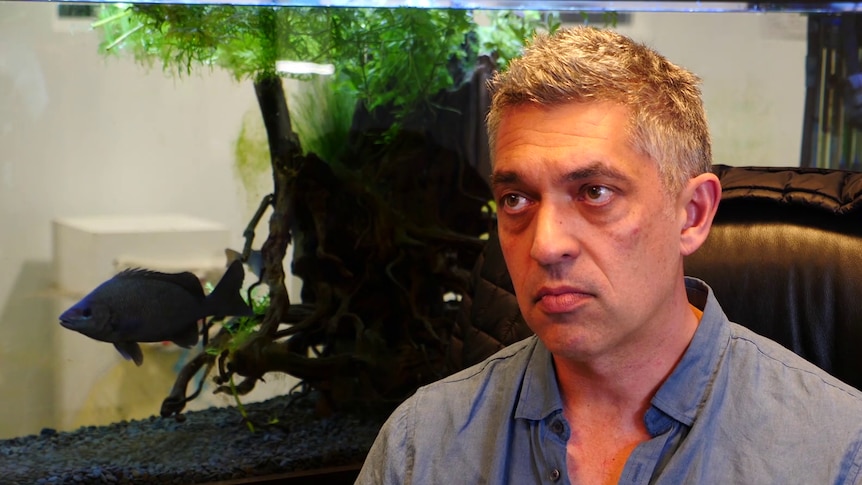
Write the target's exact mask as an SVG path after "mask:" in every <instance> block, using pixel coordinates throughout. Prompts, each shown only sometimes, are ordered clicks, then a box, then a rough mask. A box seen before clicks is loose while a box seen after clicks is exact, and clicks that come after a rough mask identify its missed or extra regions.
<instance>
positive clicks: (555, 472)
mask: <svg viewBox="0 0 862 485" xmlns="http://www.w3.org/2000/svg"><path fill="white" fill-rule="evenodd" d="M548 478H550V479H551V481H552V482H556V481H557V480H559V479H560V470H557V469H556V468H554V469H553V470H551V473H549V474H548Z"/></svg>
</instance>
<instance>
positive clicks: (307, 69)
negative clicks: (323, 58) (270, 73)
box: [275, 61, 335, 76]
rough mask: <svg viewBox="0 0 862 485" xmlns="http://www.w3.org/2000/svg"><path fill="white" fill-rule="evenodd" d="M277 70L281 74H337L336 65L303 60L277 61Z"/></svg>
mask: <svg viewBox="0 0 862 485" xmlns="http://www.w3.org/2000/svg"><path fill="white" fill-rule="evenodd" d="M275 70H276V71H278V72H279V73H281V74H319V75H321V76H331V75H333V74H335V66H334V65H332V64H317V63H314V62H303V61H276V62H275Z"/></svg>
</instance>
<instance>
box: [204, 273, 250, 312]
mask: <svg viewBox="0 0 862 485" xmlns="http://www.w3.org/2000/svg"><path fill="white" fill-rule="evenodd" d="M244 280H245V271H244V270H243V269H242V262H241V261H240V260H238V259H237V260H234V261H233V262H232V263H230V265H228V267H227V271H225V273H224V276H222V277H221V280H219V282H218V284H217V285H216V286H215V288H213V291H212V293H210V294H209V295H208V296H207V299H206V314H207V315H213V316H215V317H218V318H219V319H221V318H224V317H226V316H228V315H230V316H252V315H254V312H253V311H252V309H251V307H250V306H248V303H246V302H245V300H243V299H242V296H241V295H240V292H239V291H240V290H241V289H242V284H243V281H244Z"/></svg>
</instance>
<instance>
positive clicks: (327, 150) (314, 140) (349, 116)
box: [287, 76, 356, 163]
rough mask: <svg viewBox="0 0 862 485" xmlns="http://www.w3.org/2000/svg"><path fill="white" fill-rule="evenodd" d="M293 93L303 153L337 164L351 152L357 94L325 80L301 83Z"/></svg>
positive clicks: (292, 111) (292, 115)
mask: <svg viewBox="0 0 862 485" xmlns="http://www.w3.org/2000/svg"><path fill="white" fill-rule="evenodd" d="M297 86H298V87H297V89H290V90H289V91H288V92H289V95H288V96H289V97H288V103H287V105H288V108H289V109H290V118H291V120H292V123H293V128H294V131H296V135H297V136H298V137H299V143H300V145H302V149H303V152H305V153H306V154H307V153H315V154H317V156H319V157H320V158H321V159H323V160H327V161H329V162H330V163H334V162H335V161H337V160H341V156H342V155H343V154H344V152H345V151H346V150H347V148H348V146H347V143H345V140H347V137H348V132H349V131H350V127H351V124H352V123H353V113H354V111H355V110H356V93H355V92H353V91H351V90H350V89H345V88H344V87H343V86H342V87H339V86H338V85H337V84H336V83H334V82H333V81H331V80H329V79H328V78H324V77H321V76H314V77H313V78H311V79H309V80H308V81H303V82H301V83H299V82H297Z"/></svg>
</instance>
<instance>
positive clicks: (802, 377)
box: [357, 28, 862, 485]
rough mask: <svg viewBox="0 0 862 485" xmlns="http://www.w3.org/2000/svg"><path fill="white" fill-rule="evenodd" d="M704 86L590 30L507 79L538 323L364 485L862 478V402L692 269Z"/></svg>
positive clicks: (511, 188) (523, 244) (503, 211)
mask: <svg viewBox="0 0 862 485" xmlns="http://www.w3.org/2000/svg"><path fill="white" fill-rule="evenodd" d="M698 83H699V80H698V79H697V77H696V76H694V75H693V74H691V73H689V72H688V71H686V70H684V69H682V68H680V67H677V66H675V65H673V64H672V63H670V62H669V61H668V60H666V59H665V58H663V57H661V56H660V55H658V54H657V53H655V52H654V51H652V50H650V49H648V48H647V47H645V46H642V45H640V44H637V43H635V42H633V41H632V40H631V39H628V38H626V37H624V36H622V35H619V34H617V33H614V32H612V31H610V30H598V29H592V28H576V29H572V30H564V31H560V32H558V33H557V34H555V35H554V36H552V37H545V36H541V37H538V38H537V39H536V40H535V41H534V42H533V44H532V45H531V46H530V47H529V48H528V49H527V50H526V52H525V54H524V56H523V57H522V58H521V59H519V60H516V61H513V62H512V63H511V64H510V67H509V69H508V71H507V72H506V73H503V74H500V75H498V76H497V77H495V79H494V80H493V81H492V86H491V88H492V105H491V112H490V114H489V117H488V130H489V139H490V143H491V153H492V159H493V160H492V161H493V174H492V180H491V181H492V187H493V191H494V196H495V199H496V201H497V208H498V224H499V226H498V233H499V238H500V245H501V247H502V250H503V255H504V258H505V260H506V265H507V267H508V270H509V273H510V275H511V278H512V282H513V285H514V288H515V293H516V297H517V300H518V305H519V307H520V309H521V312H522V314H523V316H524V318H525V320H526V322H527V324H528V325H529V327H530V329H531V330H532V331H533V332H534V333H535V336H533V337H530V338H528V339H526V340H524V341H521V342H519V343H516V344H513V345H510V346H509V347H507V348H505V349H503V350H502V351H500V352H498V353H497V354H495V355H494V356H492V357H490V358H488V359H487V360H486V361H484V362H482V363H480V364H478V365H476V366H473V367H471V368H468V369H466V370H464V371H461V372H459V373H456V374H455V375H453V376H450V377H448V378H446V379H443V380H442V381H439V382H437V383H435V384H432V385H430V386H427V387H424V388H421V389H420V390H418V391H417V392H416V394H415V395H414V396H413V397H411V398H410V399H408V400H407V401H406V402H405V403H403V404H402V405H401V406H400V407H399V408H398V409H397V410H396V411H395V412H394V413H393V414H392V416H391V417H390V418H389V420H388V421H387V423H386V424H385V425H384V427H383V429H382V430H381V432H380V435H379V436H378V438H377V440H376V442H375V444H374V446H373V447H372V449H371V452H370V453H369V455H368V458H367V460H366V462H365V466H364V467H363V470H362V472H361V474H360V477H359V480H358V482H357V483H363V484H372V483H373V484H390V483H392V484H394V483H417V484H431V483H440V484H452V483H459V484H460V483H465V484H467V483H469V484H476V483H490V484H498V483H513V484H527V483H553V482H556V483H573V484H612V483H626V484H647V483H660V484H674V485H677V484H726V483H729V484H764V483H775V484H827V483H828V484H838V483H862V471H860V470H862V394H860V393H859V392H858V391H857V390H855V389H853V388H851V387H849V386H847V385H845V384H843V383H841V382H839V381H837V380H836V379H834V378H832V377H830V376H829V375H827V374H826V373H825V372H823V371H821V370H819V369H817V368H816V367H814V366H813V365H811V364H809V363H807V362H805V361H804V360H802V359H801V358H799V357H798V356H796V355H795V354H793V353H792V352H790V351H789V350H787V349H784V348H783V347H781V346H779V345H778V344H776V343H774V342H772V341H770V340H768V339H766V338H763V337H760V336H757V335H755V334H753V333H751V332H750V331H748V330H746V329H745V328H743V327H740V326H738V325H735V324H732V323H730V322H728V321H727V318H726V317H725V316H724V314H723V313H722V311H721V308H720V307H719V305H718V303H717V302H716V300H715V298H714V297H713V295H712V293H711V291H710V289H709V288H708V287H707V286H706V285H705V284H704V283H703V282H700V281H698V280H694V279H689V278H685V277H684V276H683V257H684V256H686V255H688V254H691V253H692V252H694V251H695V250H696V249H697V248H698V247H699V246H700V245H701V244H702V243H703V242H704V240H705V239H706V237H707V235H708V233H709V229H710V226H711V223H712V219H713V216H714V214H715V211H716V208H717V206H718V202H719V199H720V196H721V187H720V184H719V182H718V179H717V178H716V177H715V176H714V175H713V174H712V173H710V165H711V147H710V137H709V134H708V129H707V125H706V117H705V114H704V110H703V105H702V101H701V96H700V90H699V88H698Z"/></svg>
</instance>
